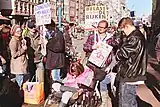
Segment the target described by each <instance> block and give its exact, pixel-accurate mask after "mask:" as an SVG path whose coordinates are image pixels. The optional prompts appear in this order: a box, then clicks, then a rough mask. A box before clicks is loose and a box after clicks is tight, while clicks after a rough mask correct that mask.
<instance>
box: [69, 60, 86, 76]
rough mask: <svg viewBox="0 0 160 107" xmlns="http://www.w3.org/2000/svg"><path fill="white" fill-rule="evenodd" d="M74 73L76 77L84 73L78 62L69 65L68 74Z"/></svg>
mask: <svg viewBox="0 0 160 107" xmlns="http://www.w3.org/2000/svg"><path fill="white" fill-rule="evenodd" d="M74 72H76V73H77V74H78V75H80V74H82V73H83V72H84V67H83V65H82V64H81V63H80V62H74V63H71V65H70V74H72V73H74Z"/></svg>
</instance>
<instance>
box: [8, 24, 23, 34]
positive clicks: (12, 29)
mask: <svg viewBox="0 0 160 107" xmlns="http://www.w3.org/2000/svg"><path fill="white" fill-rule="evenodd" d="M18 28H21V27H20V26H19V25H16V24H15V25H13V26H12V28H11V32H10V33H11V35H12V36H14V34H15V32H16V30H17V29H18Z"/></svg>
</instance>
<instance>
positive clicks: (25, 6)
mask: <svg viewBox="0 0 160 107" xmlns="http://www.w3.org/2000/svg"><path fill="white" fill-rule="evenodd" d="M24 13H27V3H24Z"/></svg>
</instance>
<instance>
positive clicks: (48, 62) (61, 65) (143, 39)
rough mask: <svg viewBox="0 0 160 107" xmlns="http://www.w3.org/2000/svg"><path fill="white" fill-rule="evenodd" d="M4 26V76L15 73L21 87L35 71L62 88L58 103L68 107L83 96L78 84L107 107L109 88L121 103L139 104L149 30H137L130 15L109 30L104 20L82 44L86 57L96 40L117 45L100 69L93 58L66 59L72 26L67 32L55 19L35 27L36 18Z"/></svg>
mask: <svg viewBox="0 0 160 107" xmlns="http://www.w3.org/2000/svg"><path fill="white" fill-rule="evenodd" d="M1 26H2V27H0V28H1V29H0V59H1V60H0V66H1V68H0V71H1V74H2V76H6V75H9V76H10V75H11V74H12V75H13V76H14V77H15V80H16V82H17V84H18V86H19V89H20V90H21V91H23V88H22V86H23V83H24V82H26V81H31V79H32V78H33V77H34V75H35V77H36V78H35V81H38V82H44V77H45V76H44V74H45V72H48V73H50V76H48V77H47V78H50V77H51V79H49V81H50V83H51V84H52V85H51V88H53V89H54V90H55V91H57V92H61V97H62V98H61V102H60V104H59V107H66V106H67V104H68V102H69V99H77V98H78V97H79V96H81V93H82V92H83V88H80V87H79V84H83V85H85V86H87V87H89V88H91V89H93V90H94V89H98V90H99V91H98V93H97V94H99V95H100V106H101V107H106V100H107V98H108V97H106V96H108V92H109V91H110V92H111V93H113V94H114V95H115V97H116V98H117V101H118V102H117V104H118V105H117V106H118V107H137V106H138V104H137V101H136V86H137V85H138V84H143V83H144V81H145V80H146V77H145V74H146V71H147V70H146V68H147V34H146V31H145V29H143V28H144V27H143V26H142V25H141V26H139V27H138V28H137V27H136V26H135V25H134V23H133V21H132V19H130V18H129V17H125V18H122V19H121V20H120V22H119V24H118V27H117V28H114V29H112V30H110V31H109V30H108V29H109V27H108V22H107V21H106V20H101V21H100V22H99V23H98V26H97V31H95V33H94V34H91V35H89V36H88V39H87V40H86V42H85V43H84V45H83V50H84V52H85V53H86V58H87V59H88V58H89V57H90V56H91V54H92V52H93V51H94V50H97V49H99V48H100V47H101V45H99V44H98V42H102V43H104V44H107V45H110V46H111V47H113V49H112V51H111V52H110V53H109V55H108V57H107V59H106V60H105V62H104V63H103V65H102V66H101V67H98V66H96V65H95V64H93V63H92V62H90V61H89V60H87V62H86V64H85V65H84V64H82V63H81V62H82V61H80V60H76V61H73V62H72V61H69V59H67V58H66V53H67V52H70V53H73V54H74V53H75V50H74V47H73V45H72V35H71V32H70V26H65V28H64V30H63V32H62V31H60V30H59V29H58V28H57V27H56V24H55V22H54V21H53V20H52V21H51V24H47V25H45V28H44V27H43V28H39V27H37V26H36V22H35V21H34V20H29V21H27V23H26V26H25V27H22V26H20V25H18V24H16V25H13V26H12V27H8V26H7V25H5V26H4V25H3V24H1ZM78 39H79V37H78ZM157 48H158V45H157V47H156V49H157ZM158 60H159V58H158ZM60 82H61V83H60ZM97 84H98V86H99V87H97ZM22 96H23V95H22Z"/></svg>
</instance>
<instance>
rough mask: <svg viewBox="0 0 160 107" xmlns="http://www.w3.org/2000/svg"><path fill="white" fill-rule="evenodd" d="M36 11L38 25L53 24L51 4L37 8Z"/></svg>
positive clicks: (44, 4)
mask: <svg viewBox="0 0 160 107" xmlns="http://www.w3.org/2000/svg"><path fill="white" fill-rule="evenodd" d="M34 11H35V17H36V24H37V25H44V24H50V23H51V9H50V3H49V2H47V3H43V4H40V5H37V6H35V8H34Z"/></svg>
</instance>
